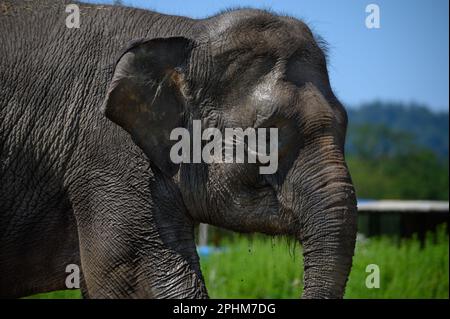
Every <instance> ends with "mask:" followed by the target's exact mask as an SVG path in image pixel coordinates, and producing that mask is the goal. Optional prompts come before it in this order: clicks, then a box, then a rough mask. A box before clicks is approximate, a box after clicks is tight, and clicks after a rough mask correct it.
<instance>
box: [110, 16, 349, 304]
mask: <svg viewBox="0 0 450 319" xmlns="http://www.w3.org/2000/svg"><path fill="white" fill-rule="evenodd" d="M199 24H201V27H199V28H198V30H201V32H198V33H197V34H196V35H191V36H189V37H188V36H179V37H161V38H152V39H144V40H139V41H136V42H133V43H132V45H130V46H129V47H128V48H127V49H126V50H125V51H124V54H123V55H122V56H121V57H120V59H119V61H118V63H117V65H116V68H115V72H114V76H113V80H112V82H111V85H110V88H109V91H108V95H107V98H106V101H105V104H104V106H103V107H104V113H105V115H106V117H108V118H109V119H110V120H112V121H113V122H115V123H117V124H118V125H120V126H122V127H123V128H124V129H125V130H126V131H128V132H129V133H130V135H131V137H132V138H133V140H134V141H135V143H136V144H137V145H138V146H140V147H141V148H142V150H143V151H144V152H145V154H146V155H147V157H148V158H149V160H150V162H151V165H152V166H153V168H154V170H155V172H156V173H157V174H163V175H165V176H166V178H170V179H173V180H174V181H176V183H177V185H178V186H179V188H180V191H181V193H182V196H183V200H184V202H185V205H186V207H187V208H188V211H189V214H190V215H191V217H192V218H193V219H194V220H196V221H197V222H203V223H209V224H213V225H216V226H220V227H225V228H228V229H232V230H236V231H241V232H261V233H265V234H270V235H290V236H293V237H295V238H296V239H298V240H299V241H300V242H301V243H302V245H303V254H304V267H305V273H304V283H305V285H304V291H303V297H304V298H341V297H342V296H343V294H344V289H345V284H346V281H347V278H348V274H349V271H350V268H351V263H352V256H353V251H354V244H355V236H356V200H355V192H354V189H353V186H352V182H351V178H350V174H349V171H348V169H347V166H346V163H345V160H344V141H345V134H346V126H347V115H346V112H345V110H344V108H343V106H342V105H341V103H340V102H339V101H338V99H337V98H336V97H335V95H334V94H333V92H332V89H331V87H330V82H329V79H328V73H327V66H326V58H325V54H324V52H323V49H322V48H321V46H320V45H319V44H318V41H317V40H316V39H315V37H314V36H313V34H312V32H311V31H310V30H309V28H308V27H307V26H306V25H305V24H304V23H302V22H301V21H299V20H296V19H294V18H290V17H284V16H283V17H282V16H276V15H273V14H271V13H267V12H263V11H257V10H238V11H232V12H226V13H223V14H221V15H219V16H216V17H213V18H210V19H207V20H199ZM194 120H199V121H201V125H202V129H206V128H218V129H219V130H221V131H222V132H223V130H224V129H225V128H242V129H243V130H245V129H246V128H255V129H257V128H276V129H277V130H278V144H277V147H278V169H277V170H276V172H275V173H273V174H260V171H259V168H260V167H261V166H262V165H263V164H262V163H261V162H256V163H220V162H213V163H205V162H202V163H181V164H177V163H174V162H173V161H171V159H170V155H169V154H170V149H171V147H172V146H173V145H174V143H175V141H172V140H171V139H170V133H171V131H172V130H173V129H175V128H177V127H184V128H186V129H187V130H188V131H191V132H192V129H193V128H192V126H193V125H192V123H193V121H194Z"/></svg>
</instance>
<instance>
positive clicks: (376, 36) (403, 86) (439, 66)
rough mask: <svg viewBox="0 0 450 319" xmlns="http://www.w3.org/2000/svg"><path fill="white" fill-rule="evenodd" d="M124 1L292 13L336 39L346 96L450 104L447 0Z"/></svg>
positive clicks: (198, 12)
mask: <svg viewBox="0 0 450 319" xmlns="http://www.w3.org/2000/svg"><path fill="white" fill-rule="evenodd" d="M90 2H101V3H109V2H112V1H108V0H104V1H102V0H90ZM123 3H124V4H126V5H132V6H135V7H141V8H147V9H151V10H155V11H158V12H161V13H168V14H177V15H185V16H190V17H194V18H202V17H207V16H209V15H212V14H214V13H216V12H218V11H219V10H221V9H225V8H230V7H236V6H249V7H254V8H271V9H272V10H274V11H275V12H280V13H288V14H289V15H291V16H294V17H297V18H300V19H302V20H304V21H305V22H307V23H308V24H309V26H310V27H311V28H312V29H313V30H314V31H315V32H316V33H318V34H319V35H321V36H322V37H323V38H324V39H325V40H327V42H328V43H329V45H330V51H329V72H330V78H331V83H332V86H333V89H334V91H335V93H336V95H337V96H338V97H339V98H340V99H341V100H342V102H343V103H344V104H347V105H349V106H357V105H358V104H360V103H363V102H367V101H372V100H375V99H379V100H384V101H403V102H416V103H419V104H426V105H428V106H429V107H431V108H433V109H435V110H448V106H449V89H448V87H449V15H448V12H449V1H448V0H377V1H375V0H367V1H364V0H339V1H338V0H259V1H258V0H221V1H213V0H123ZM370 3H375V4H377V5H378V6H379V8H380V24H381V27H380V29H368V28H366V26H365V19H366V16H367V15H368V13H366V12H365V8H366V6H367V5H368V4H370Z"/></svg>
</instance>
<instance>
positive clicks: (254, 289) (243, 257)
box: [33, 228, 449, 298]
mask: <svg viewBox="0 0 450 319" xmlns="http://www.w3.org/2000/svg"><path fill="white" fill-rule="evenodd" d="M222 245H223V246H225V247H227V250H226V251H224V252H220V253H217V254H213V255H211V256H209V257H207V258H202V261H201V266H202V270H203V274H204V276H205V281H206V285H207V287H208V291H209V294H210V296H211V298H298V297H299V296H300V293H301V289H302V285H303V282H302V276H303V273H302V267H301V262H302V257H301V253H300V248H299V246H298V245H296V246H294V244H293V243H291V244H288V243H287V242H286V240H285V239H282V238H273V239H271V238H264V237H261V236H255V237H246V236H239V235H237V236H235V237H234V238H233V240H225V241H224V242H222ZM368 264H377V265H378V266H379V269H380V288H379V289H368V288H366V286H365V281H366V277H367V276H368V275H369V274H368V273H366V271H365V270H366V266H367V265H368ZM448 276H449V246H448V235H447V234H446V232H445V229H443V228H442V229H440V231H439V232H438V233H437V234H435V235H429V236H428V237H427V240H426V242H425V245H424V247H420V242H419V241H418V240H417V239H415V238H413V239H406V240H402V241H396V240H395V239H392V238H371V239H368V240H365V241H360V242H358V243H357V247H356V252H355V257H354V262H353V268H352V272H351V275H350V279H349V282H348V285H347V290H346V294H345V298H448V297H449V295H448V288H449V287H448V283H449V278H448ZM33 297H34V298H35V297H38V298H79V297H80V294H79V292H78V291H58V292H53V293H49V294H40V295H36V296H33Z"/></svg>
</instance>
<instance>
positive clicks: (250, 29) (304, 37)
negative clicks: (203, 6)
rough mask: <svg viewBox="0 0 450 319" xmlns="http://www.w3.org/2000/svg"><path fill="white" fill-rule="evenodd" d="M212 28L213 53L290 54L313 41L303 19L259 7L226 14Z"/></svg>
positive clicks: (210, 32) (210, 33)
mask: <svg viewBox="0 0 450 319" xmlns="http://www.w3.org/2000/svg"><path fill="white" fill-rule="evenodd" d="M209 30H210V31H209V35H210V40H211V44H212V53H213V55H221V54H224V53H226V52H231V51H236V50H239V51H244V50H251V51H259V52H260V53H271V54H277V55H281V56H283V55H285V56H288V55H289V54H290V53H292V52H294V51H296V50H298V48H299V47H301V46H302V45H303V44H305V43H309V42H312V41H314V37H313V35H312V33H311V31H310V30H309V28H308V27H307V26H306V24H304V23H303V22H302V21H300V20H297V19H295V18H289V17H282V16H277V15H274V14H271V13H268V12H265V11H259V10H239V11H234V12H230V13H228V14H224V15H222V16H220V17H218V18H217V20H216V21H214V23H212V26H211V27H210V28H209Z"/></svg>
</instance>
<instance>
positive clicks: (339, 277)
mask: <svg viewBox="0 0 450 319" xmlns="http://www.w3.org/2000/svg"><path fill="white" fill-rule="evenodd" d="M322 145H323V144H322ZM305 153H306V155H307V156H306V158H305V157H304V158H303V161H302V162H303V163H302V164H301V169H300V170H298V172H300V173H299V174H300V175H301V176H298V175H297V177H298V178H295V182H294V183H295V189H296V193H297V194H300V197H299V198H298V201H299V202H300V203H296V208H294V211H296V212H295V213H296V216H298V219H299V230H298V233H297V234H296V235H297V237H298V239H299V240H300V242H301V243H302V246H303V257H304V290H303V296H302V297H303V298H342V297H343V295H344V290H345V285H346V282H347V278H348V275H349V272H350V269H351V265H352V257H353V253H354V247H355V239H356V213H357V209H356V197H355V191H354V188H353V185H352V182H351V178H350V175H349V172H348V169H347V167H346V165H345V162H344V158H343V155H342V151H340V150H339V149H337V148H336V147H333V146H329V147H325V149H324V147H323V146H322V147H321V151H320V152H317V151H311V152H308V150H307V149H306V150H305ZM318 154H319V155H318ZM308 157H309V158H308Z"/></svg>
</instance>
